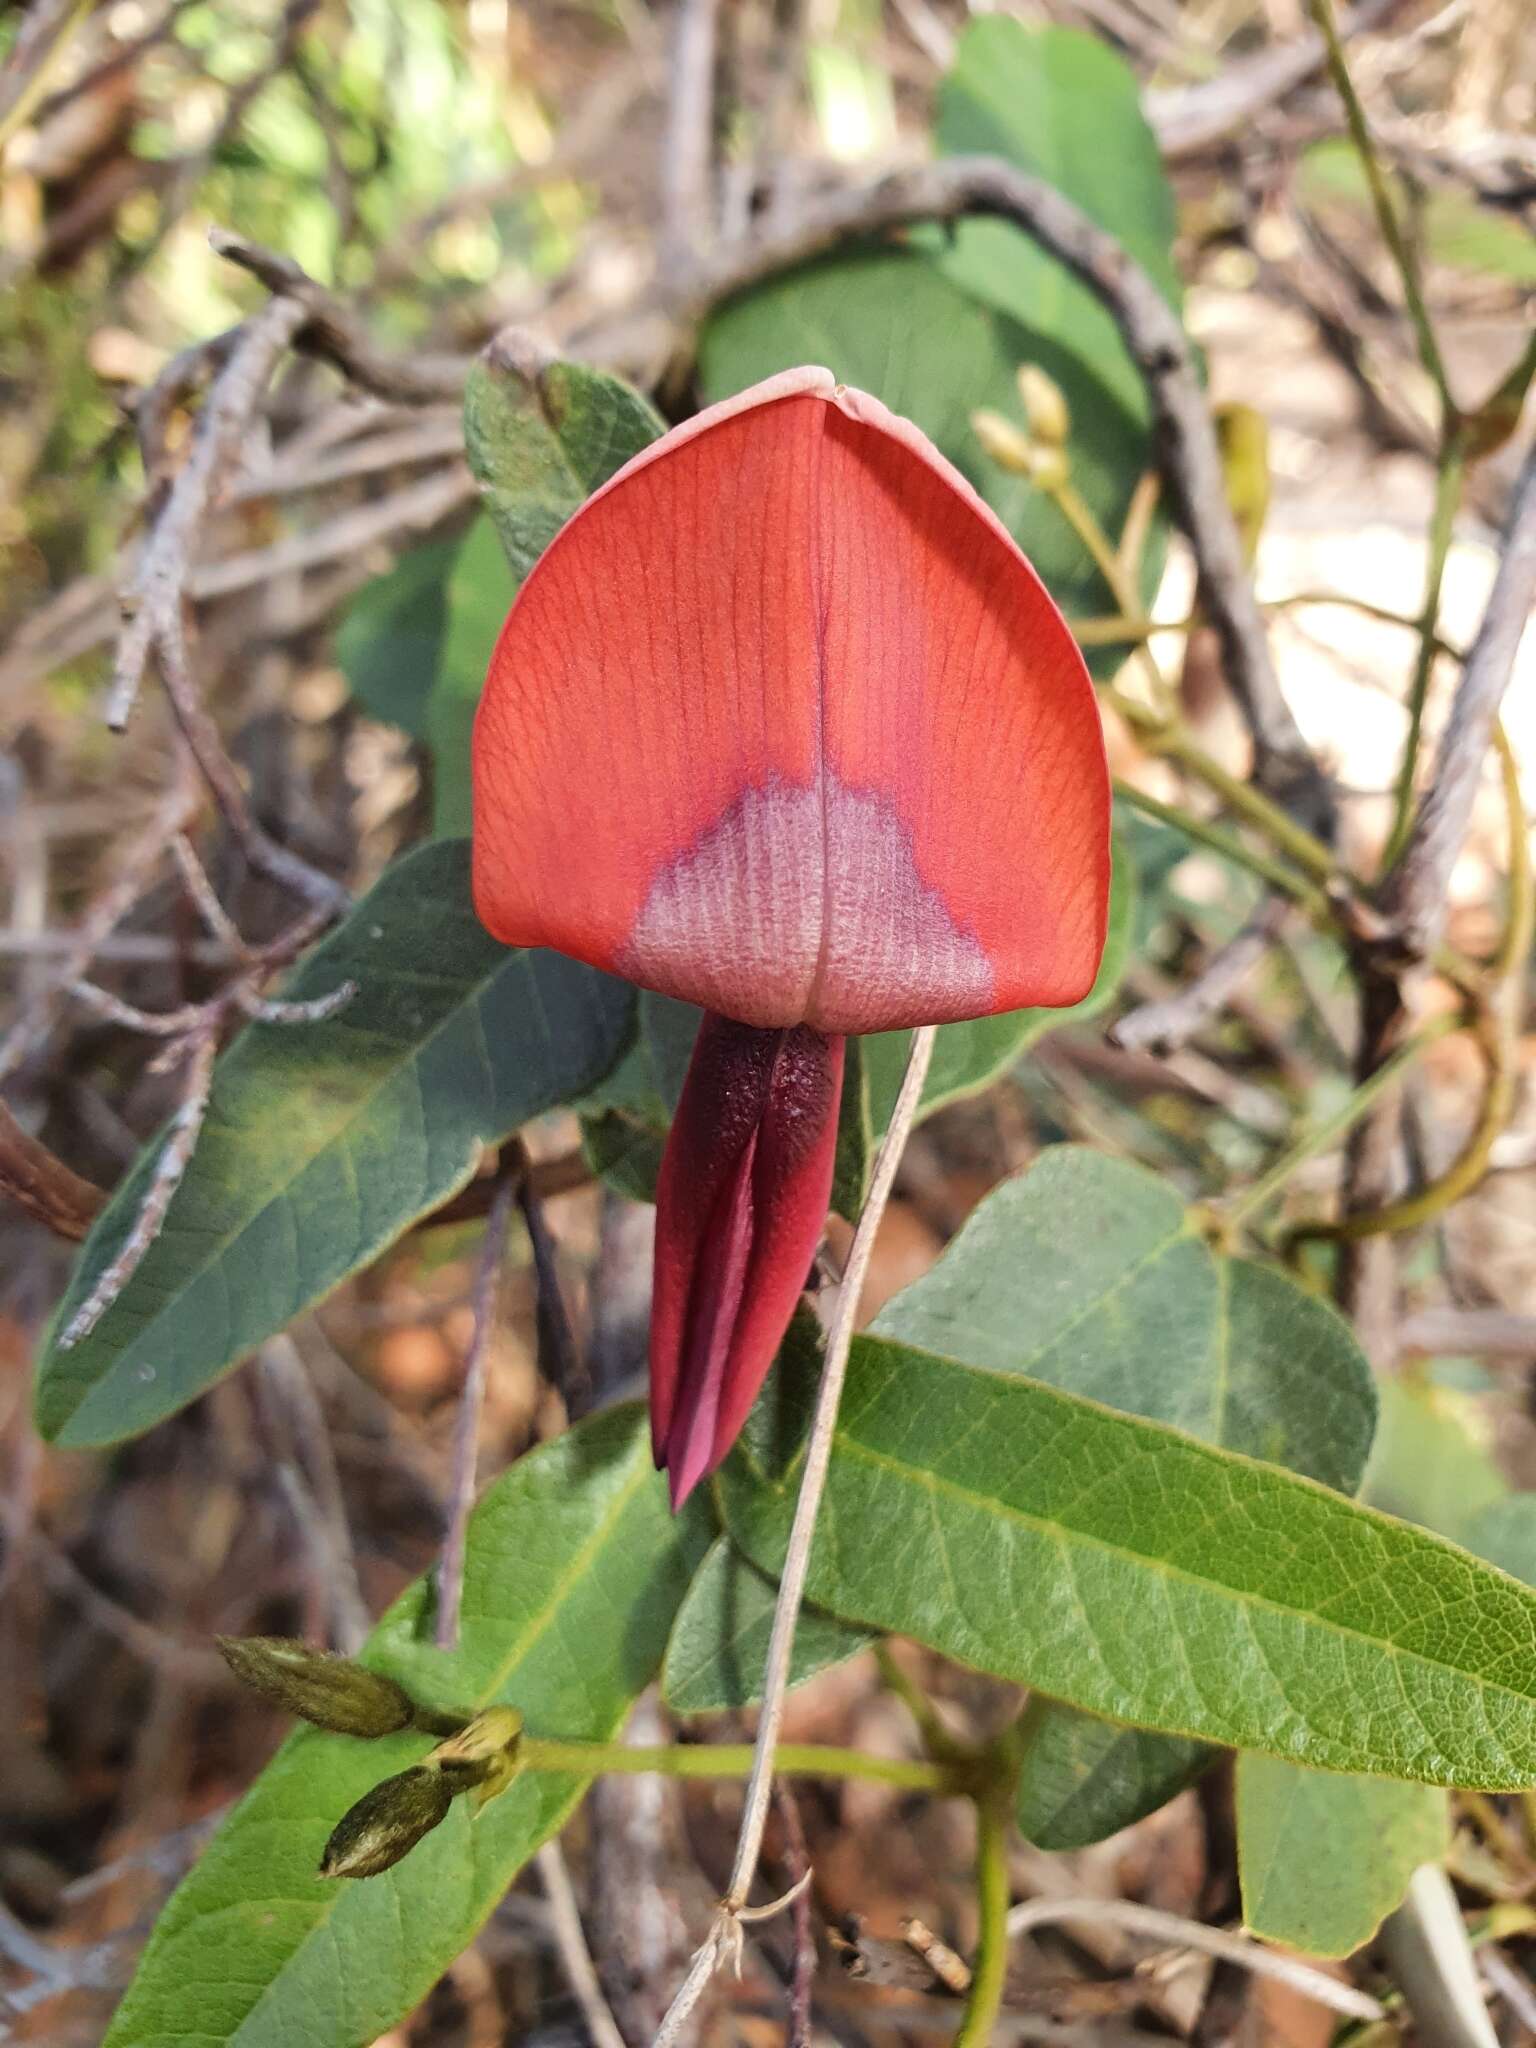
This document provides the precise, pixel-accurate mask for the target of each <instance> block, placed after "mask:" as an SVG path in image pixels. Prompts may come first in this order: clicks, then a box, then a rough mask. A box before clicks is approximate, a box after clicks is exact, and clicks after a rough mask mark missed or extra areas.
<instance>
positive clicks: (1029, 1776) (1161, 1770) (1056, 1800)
mask: <svg viewBox="0 0 1536 2048" xmlns="http://www.w3.org/2000/svg"><path fill="white" fill-rule="evenodd" d="M1025 1733H1026V1736H1027V1747H1026V1748H1025V1751H1024V1756H1023V1762H1022V1766H1021V1769H1020V1772H1019V1782H1018V1789H1017V1792H1016V1793H1015V1797H1014V1819H1015V1820H1016V1821H1017V1822H1018V1827H1019V1833H1020V1834H1021V1835H1023V1837H1024V1838H1025V1840H1026V1841H1029V1842H1033V1843H1034V1844H1035V1846H1036V1848H1038V1849H1051V1850H1058V1849H1084V1848H1086V1847H1087V1846H1088V1845H1089V1844H1090V1843H1091V1842H1102V1841H1104V1840H1105V1839H1106V1837H1108V1836H1110V1835H1117V1834H1119V1832H1120V1830H1121V1829H1122V1828H1126V1827H1129V1826H1130V1825H1131V1824H1132V1822H1134V1821H1138V1820H1141V1819H1142V1818H1143V1817H1144V1816H1145V1815H1146V1814H1149V1813H1155V1812H1156V1810H1157V1809H1158V1807H1160V1806H1165V1805H1166V1804H1167V1803H1168V1801H1169V1800H1170V1799H1172V1798H1173V1797H1174V1796H1175V1794H1176V1793H1179V1792H1182V1791H1183V1790H1184V1788H1185V1787H1186V1786H1187V1785H1191V1784H1193V1783H1194V1781H1195V1779H1196V1778H1198V1777H1199V1776H1200V1774H1201V1773H1202V1771H1205V1770H1208V1769H1209V1768H1210V1766H1211V1764H1212V1763H1213V1762H1214V1761H1215V1759H1216V1757H1217V1756H1218V1755H1220V1751H1219V1750H1213V1749H1212V1748H1211V1746H1210V1744H1209V1743H1206V1742H1192V1741H1190V1740H1189V1739H1188V1738H1187V1737H1184V1736H1179V1735H1157V1734H1154V1733H1152V1732H1151V1731H1150V1730H1148V1729H1145V1728H1126V1727H1123V1726H1122V1725H1121V1724H1120V1723H1119V1722H1118V1721H1103V1720H1100V1719H1099V1718H1098V1716H1097V1715H1095V1714H1084V1713H1082V1712H1080V1711H1079V1710H1078V1709H1077V1708H1076V1707H1068V1706H1064V1705H1063V1704H1062V1703H1061V1701H1060V1700H1048V1699H1046V1698H1044V1697H1043V1696H1042V1695H1040V1694H1038V1693H1037V1694H1036V1695H1035V1697H1034V1698H1033V1699H1032V1700H1031V1702H1030V1704H1029V1708H1028V1710H1027V1713H1026V1718H1025Z"/></svg>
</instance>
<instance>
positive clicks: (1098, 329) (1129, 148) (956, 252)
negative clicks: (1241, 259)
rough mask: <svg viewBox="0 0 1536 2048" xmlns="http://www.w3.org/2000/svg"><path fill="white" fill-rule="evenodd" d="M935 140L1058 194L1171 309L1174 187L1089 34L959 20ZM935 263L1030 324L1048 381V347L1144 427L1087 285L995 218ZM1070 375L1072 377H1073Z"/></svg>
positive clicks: (1121, 350)
mask: <svg viewBox="0 0 1536 2048" xmlns="http://www.w3.org/2000/svg"><path fill="white" fill-rule="evenodd" d="M936 134H937V141H938V146H939V149H940V151H941V152H942V153H943V154H944V155H946V156H957V155H964V156H968V155H972V154H976V155H982V156H1001V157H1005V158H1006V159H1007V160H1008V161H1009V162H1010V163H1014V164H1017V165H1018V166H1019V168H1020V169H1021V170H1025V171H1031V172H1033V173H1034V174H1035V175H1036V176H1037V177H1041V178H1044V179H1045V180H1046V181H1047V182H1048V183H1050V184H1052V185H1054V186H1055V187H1056V189H1057V190H1058V191H1060V192H1064V193H1066V195H1067V196H1068V198H1070V199H1073V200H1075V201H1076V203H1077V204H1078V205H1079V206H1080V207H1082V209H1083V211H1084V212H1085V213H1087V214H1088V215H1090V217H1091V218H1092V219H1094V220H1096V221H1097V222H1098V224H1099V225H1100V227H1104V228H1108V229H1109V231H1110V232H1111V233H1112V234H1113V235H1114V236H1115V238H1116V240H1117V241H1118V242H1120V244H1121V245H1122V247H1123V248H1124V249H1126V251H1127V252H1128V253H1129V254H1130V255H1132V256H1133V257H1135V259H1136V261H1137V262H1138V263H1139V264H1140V265H1141V266H1142V268H1143V269H1144V270H1146V271H1147V272H1148V274H1149V275H1150V276H1151V278H1152V280H1153V282H1154V283H1155V284H1158V285H1160V286H1161V287H1162V289H1163V291H1164V293H1165V294H1166V296H1167V298H1168V300H1169V303H1170V304H1172V305H1174V306H1177V305H1178V303H1179V281H1178V274H1177V272H1176V271H1175V270H1174V267H1173V241H1174V235H1175V233H1176V232H1177V227H1178V221H1177V215H1176V211H1175V206H1174V197H1173V189H1172V187H1171V186H1170V184H1169V182H1168V179H1167V176H1166V174H1165V172H1164V170H1163V164H1162V157H1161V154H1160V152H1159V150H1158V146H1157V138H1156V137H1155V136H1154V135H1153V133H1152V130H1151V129H1150V127H1149V126H1148V125H1147V122H1146V120H1145V118H1144V116H1143V114H1142V111H1141V102H1140V98H1139V95H1138V91H1137V85H1136V78H1135V74H1134V73H1133V72H1132V71H1131V69H1130V67H1129V66H1128V65H1127V64H1126V63H1125V62H1124V61H1123V60H1122V59H1121V58H1120V57H1118V56H1117V55H1116V54H1115V52H1114V51H1113V50H1112V49H1111V48H1110V47H1109V45H1108V44H1107V43H1106V42H1104V41H1103V39H1102V38H1101V37H1099V36H1096V35H1090V34H1087V33H1085V32H1083V31H1082V30H1079V29H1069V28H1040V29H1028V28H1025V27H1023V26H1022V24H1021V23H1019V22H1017V21H1013V20H1011V19H1009V17H1008V16H1006V15H1003V14H994V15H986V16H983V17H982V18H981V19H980V20H978V21H973V22H971V24H970V25H969V27H968V28H967V29H966V30H965V33H964V34H963V35H962V36H961V37H960V39H959V42H958V43H957V45H956V49H955V61H954V64H953V66H952V67H951V69H950V70H949V72H948V73H947V74H946V75H945V77H944V79H943V80H942V81H941V83H940V86H939V107H938V121H937V128H936ZM938 262H939V265H940V268H941V269H942V270H943V271H944V273H945V275H946V276H947V277H949V278H950V279H951V280H952V281H953V282H954V283H956V284H958V285H961V286H962V287H963V288H964V289H965V290H966V291H968V292H970V293H971V294H972V295H973V296H974V297H976V298H978V299H980V300H982V301H983V302H984V303H986V304H987V305H989V306H994V307H996V308H997V310H998V311H999V312H1002V313H1005V314H1009V315H1011V316H1012V318H1013V319H1015V320H1017V321H1018V322H1020V323H1021V325H1023V326H1024V327H1025V328H1027V329H1029V330H1030V332H1031V334H1032V336H1034V337H1035V338H1036V340H1037V350H1036V354H1035V360H1037V361H1043V362H1044V366H1045V367H1046V368H1047V369H1048V370H1050V371H1051V373H1052V375H1053V376H1055V375H1057V371H1056V365H1055V363H1054V362H1053V361H1052V360H1051V357H1050V354H1049V352H1048V351H1049V350H1051V349H1053V348H1054V349H1060V350H1061V351H1063V352H1064V353H1065V354H1066V356H1067V357H1068V360H1069V361H1072V362H1074V363H1081V364H1082V365H1084V366H1086V367H1088V368H1090V369H1091V374H1092V376H1093V377H1094V378H1096V379H1097V381H1098V383H1099V385H1100V386H1101V387H1102V389H1103V391H1104V392H1105V393H1107V394H1108V395H1109V396H1110V397H1112V398H1113V400H1114V401H1115V403H1116V404H1118V405H1120V406H1122V407H1124V408H1125V412H1126V414H1127V415H1128V416H1129V417H1130V418H1131V419H1133V420H1135V421H1137V422H1138V423H1142V422H1145V420H1146V418H1147V404H1146V396H1145V390H1144V387H1143V384H1142V379H1141V373H1140V372H1139V371H1138V370H1137V368H1136V366H1135V364H1134V363H1133V362H1132V361H1131V359H1130V356H1129V355H1128V354H1127V353H1126V349H1125V344H1124V343H1123V342H1122V341H1121V339H1120V333H1119V330H1118V328H1116V326H1115V324H1114V322H1113V320H1112V319H1111V318H1110V316H1109V314H1108V313H1107V312H1106V311H1105V309H1104V307H1103V305H1102V304H1101V302H1100V301H1099V300H1098V299H1097V298H1096V297H1095V296H1094V294H1093V293H1092V292H1091V291H1089V289H1088V287H1087V286H1086V285H1085V284H1082V283H1080V282H1079V280H1078V279H1077V278H1075V277H1074V276H1073V275H1072V273H1071V272H1070V271H1069V270H1068V269H1067V268H1066V267H1065V266H1064V265H1063V264H1061V263H1059V262H1058V261H1057V260H1056V258H1055V257H1054V256H1050V255H1047V253H1046V252H1045V250H1043V249H1042V248H1041V247H1040V246H1039V244H1038V243H1036V242H1033V241H1031V240H1030V238H1029V236H1028V235H1025V234H1023V233H1021V232H1020V230H1019V229H1017V228H1015V227H1012V226H1010V225H1009V224H1008V223H1007V222H1006V221H993V220H970V221H961V222H960V223H959V225H958V226H957V228H956V229H955V232H954V235H953V237H952V238H951V239H950V240H949V241H948V243H947V246H946V247H945V248H944V250H943V253H942V254H940V256H939V257H938ZM1078 376H1079V381H1081V377H1082V372H1081V371H1080V372H1079V373H1078ZM1061 381H1062V380H1061V379H1060V378H1059V377H1058V382H1061ZM1067 397H1068V401H1069V403H1071V404H1072V408H1073V419H1074V428H1076V427H1077V425H1078V414H1079V403H1078V402H1077V399H1076V394H1075V393H1074V392H1073V390H1072V389H1070V388H1068V389H1067ZM1016 409H1017V408H1016V407H1015V408H1013V410H1016ZM1083 424H1086V422H1083ZM1072 455H1073V465H1074V474H1075V476H1076V481H1077V482H1078V484H1079V485H1080V486H1081V485H1083V484H1084V482H1085V481H1086V479H1085V477H1084V476H1083V475H1082V473H1081V457H1080V455H1079V443H1078V433H1077V432H1076V431H1074V434H1073V439H1072Z"/></svg>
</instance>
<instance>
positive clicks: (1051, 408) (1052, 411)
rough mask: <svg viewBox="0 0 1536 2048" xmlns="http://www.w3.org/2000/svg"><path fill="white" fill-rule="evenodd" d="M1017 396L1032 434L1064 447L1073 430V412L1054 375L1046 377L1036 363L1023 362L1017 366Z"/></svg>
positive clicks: (1053, 445)
mask: <svg viewBox="0 0 1536 2048" xmlns="http://www.w3.org/2000/svg"><path fill="white" fill-rule="evenodd" d="M1019 396H1020V398H1022V399H1023V401H1024V417H1025V418H1026V419H1027V420H1028V421H1029V431H1030V433H1031V434H1032V435H1033V436H1034V438H1035V439H1036V440H1037V441H1043V442H1045V444H1046V446H1047V447H1050V448H1063V447H1065V446H1066V443H1067V440H1068V438H1069V436H1070V435H1071V432H1072V413H1071V409H1070V408H1069V406H1068V404H1067V400H1066V395H1065V393H1064V392H1063V391H1062V388H1061V386H1060V385H1059V384H1058V383H1057V382H1056V379H1055V378H1054V377H1048V376H1047V375H1046V373H1045V371H1044V370H1042V369H1041V367H1040V365H1039V364H1038V363H1024V364H1022V365H1021V366H1020V368H1019Z"/></svg>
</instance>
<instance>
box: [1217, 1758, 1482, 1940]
mask: <svg viewBox="0 0 1536 2048" xmlns="http://www.w3.org/2000/svg"><path fill="white" fill-rule="evenodd" d="M1446 1833H1447V1828H1446V1810H1445V1794H1444V1793H1443V1792H1438V1791H1436V1790H1435V1788H1434V1787H1433V1786H1430V1785H1401V1784H1394V1783H1393V1782H1392V1780H1391V1779H1389V1778H1357V1777H1341V1776H1339V1775H1338V1774H1337V1773H1336V1772H1332V1771H1309V1770H1304V1769H1303V1768H1301V1766H1299V1765H1297V1764H1290V1763H1286V1762H1284V1761H1283V1760H1282V1759H1280V1758H1278V1757H1269V1756H1242V1757H1239V1758H1238V1760H1237V1870H1238V1879H1239V1882H1240V1883H1241V1885H1242V1893H1243V1919H1244V1921H1245V1923H1246V1925H1247V1927H1248V1929H1249V1931H1250V1933H1253V1934H1262V1935H1265V1936H1266V1937H1267V1938H1268V1939H1269V1940H1271V1941H1283V1942H1284V1943H1285V1944H1286V1946H1287V1947H1289V1948H1299V1949H1303V1950H1305V1951H1306V1953H1307V1954H1308V1955H1314V1956H1347V1955H1352V1954H1353V1953H1354V1951H1355V1950H1356V1949H1357V1948H1360V1947H1361V1946H1362V1945H1363V1944H1364V1943H1366V1942H1368V1941H1369V1940H1370V1939H1371V1936H1372V1935H1373V1934H1374V1933H1375V1932H1376V1930H1377V1928H1378V1927H1379V1926H1380V1925H1381V1923H1382V1921H1383V1920H1384V1919H1385V1918H1386V1917H1387V1915H1388V1914H1389V1913H1390V1912H1391V1911H1392V1910H1393V1909H1394V1907H1396V1906H1399V1905H1401V1903H1402V1898H1403V1894H1404V1892H1406V1891H1407V1889H1408V1880H1409V1878H1411V1877H1412V1875H1413V1873H1414V1872H1415V1871H1416V1870H1417V1869H1418V1867H1419V1865H1420V1864H1421V1863H1432V1862H1436V1861H1438V1859H1439V1858H1440V1857H1442V1856H1443V1855H1444V1854H1445V1847H1446Z"/></svg>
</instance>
